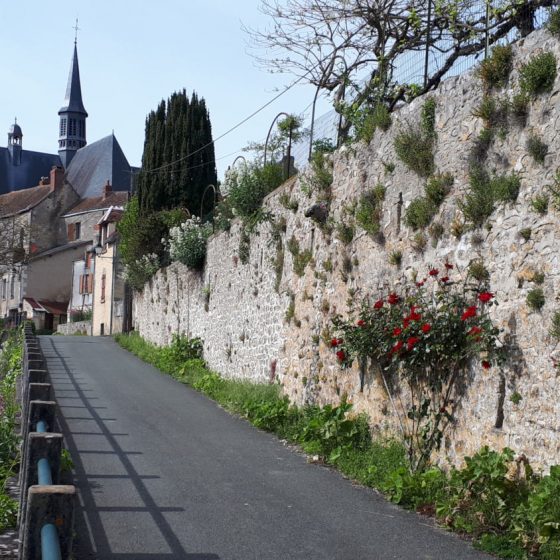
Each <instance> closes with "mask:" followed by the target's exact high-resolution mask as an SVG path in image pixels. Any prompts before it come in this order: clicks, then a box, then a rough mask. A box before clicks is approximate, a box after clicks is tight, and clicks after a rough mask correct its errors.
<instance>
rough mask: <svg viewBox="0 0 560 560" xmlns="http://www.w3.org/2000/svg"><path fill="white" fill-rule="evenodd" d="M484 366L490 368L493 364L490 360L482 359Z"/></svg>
mask: <svg viewBox="0 0 560 560" xmlns="http://www.w3.org/2000/svg"><path fill="white" fill-rule="evenodd" d="M482 367H483V368H484V369H490V368H491V367H492V364H491V363H490V362H488V361H487V360H482Z"/></svg>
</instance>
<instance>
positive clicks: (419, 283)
mask: <svg viewBox="0 0 560 560" xmlns="http://www.w3.org/2000/svg"><path fill="white" fill-rule="evenodd" d="M423 285H424V282H416V287H417V288H421V287H422V286H423Z"/></svg>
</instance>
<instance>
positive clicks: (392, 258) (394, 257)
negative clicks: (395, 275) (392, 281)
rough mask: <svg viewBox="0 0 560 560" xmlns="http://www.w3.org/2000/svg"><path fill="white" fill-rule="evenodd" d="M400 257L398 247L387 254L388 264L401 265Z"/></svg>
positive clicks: (400, 252) (401, 256) (401, 255)
mask: <svg viewBox="0 0 560 560" xmlns="http://www.w3.org/2000/svg"><path fill="white" fill-rule="evenodd" d="M402 258H403V254H402V251H399V250H398V249H397V250H395V251H392V252H391V253H390V255H389V264H392V265H393V266H401V263H402Z"/></svg>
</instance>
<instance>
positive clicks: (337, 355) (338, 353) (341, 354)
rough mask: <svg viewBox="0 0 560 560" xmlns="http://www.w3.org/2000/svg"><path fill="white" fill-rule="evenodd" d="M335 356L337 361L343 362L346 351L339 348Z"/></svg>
mask: <svg viewBox="0 0 560 560" xmlns="http://www.w3.org/2000/svg"><path fill="white" fill-rule="evenodd" d="M336 357H337V358H338V361H339V362H343V361H344V360H345V359H346V353H345V352H344V350H339V351H338V352H337V353H336Z"/></svg>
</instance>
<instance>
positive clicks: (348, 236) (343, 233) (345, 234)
mask: <svg viewBox="0 0 560 560" xmlns="http://www.w3.org/2000/svg"><path fill="white" fill-rule="evenodd" d="M354 234H355V229H354V226H353V225H352V224H346V223H344V222H339V223H337V224H336V236H337V237H338V239H340V241H342V243H344V244H345V245H348V244H349V243H351V242H352V240H353V239H354Z"/></svg>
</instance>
